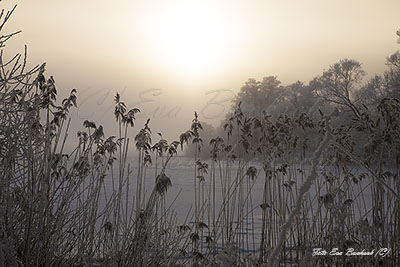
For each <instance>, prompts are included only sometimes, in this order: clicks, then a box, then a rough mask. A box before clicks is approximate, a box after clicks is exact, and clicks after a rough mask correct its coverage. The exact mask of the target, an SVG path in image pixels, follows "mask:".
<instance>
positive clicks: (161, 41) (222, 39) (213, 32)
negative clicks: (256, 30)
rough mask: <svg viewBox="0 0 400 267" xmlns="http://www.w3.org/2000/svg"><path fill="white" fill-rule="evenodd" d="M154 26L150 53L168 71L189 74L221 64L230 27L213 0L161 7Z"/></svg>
mask: <svg viewBox="0 0 400 267" xmlns="http://www.w3.org/2000/svg"><path fill="white" fill-rule="evenodd" d="M154 26H155V27H153V30H152V32H151V33H150V34H151V37H152V38H151V39H152V44H153V45H152V46H153V48H154V50H153V51H152V52H153V53H154V55H153V56H154V57H155V58H156V61H157V62H158V63H159V64H161V65H162V66H164V68H166V69H167V70H168V71H173V72H175V73H180V74H182V75H185V76H189V78H190V77H193V76H205V75H210V74H212V73H213V72H215V71H217V70H218V69H220V68H223V66H224V62H226V60H227V57H228V51H229V47H230V46H231V45H232V44H231V43H230V40H231V33H232V31H231V28H230V27H229V26H230V24H229V22H228V19H227V17H226V16H224V12H223V10H222V9H218V8H217V6H216V5H215V4H208V5H207V4H205V1H204V2H200V1H199V2H197V1H182V2H179V4H175V5H172V6H169V7H168V8H166V9H164V11H163V12H162V13H161V14H160V16H159V17H157V18H155V20H154Z"/></svg>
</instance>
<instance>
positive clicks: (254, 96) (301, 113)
mask: <svg viewBox="0 0 400 267" xmlns="http://www.w3.org/2000/svg"><path fill="white" fill-rule="evenodd" d="M386 62H387V70H386V71H385V72H384V73H383V74H381V75H375V76H374V77H372V78H370V79H369V80H366V79H365V76H366V72H365V71H364V70H363V67H362V64H361V63H359V62H357V61H355V60H351V59H343V60H340V61H339V62H337V63H335V64H333V65H331V66H330V67H329V68H328V69H327V70H325V71H323V72H322V74H321V75H318V76H317V77H315V78H314V79H312V80H311V81H309V82H308V83H304V82H301V81H297V82H295V83H293V84H290V85H286V86H285V85H282V84H281V82H280V81H279V80H278V78H277V77H276V76H268V77H265V78H263V79H262V80H261V81H257V80H255V79H248V80H247V82H245V84H244V85H243V86H242V87H241V89H240V91H239V92H238V94H237V95H236V96H235V98H234V100H233V103H232V107H231V110H230V112H228V114H227V115H226V117H225V119H224V120H222V121H221V124H220V126H219V127H217V128H214V127H213V126H212V125H210V124H208V123H205V122H202V126H203V128H204V129H203V131H200V136H201V138H202V140H203V142H202V144H203V145H202V149H201V151H200V156H201V157H203V158H208V157H209V156H210V153H211V152H212V151H211V150H212V149H211V146H210V140H212V139H213V138H216V137H217V136H219V137H221V138H222V139H224V141H225V142H230V143H232V144H235V143H236V144H237V143H238V141H239V140H240V135H241V133H238V132H236V131H232V133H231V135H230V136H229V137H228V130H229V127H230V126H232V125H231V124H232V123H233V124H234V119H233V118H234V117H235V110H236V111H237V108H238V107H239V106H240V112H242V113H243V114H242V115H243V117H244V118H245V119H246V118H247V119H249V120H250V121H249V123H251V124H252V126H253V127H254V120H255V119H256V120H262V119H264V118H268V120H269V121H270V122H271V123H274V124H276V123H278V124H285V123H286V124H287V123H288V122H289V121H293V122H294V121H297V122H300V121H302V123H303V124H304V123H305V125H302V126H300V128H299V129H301V130H302V131H305V132H304V133H305V136H306V139H307V141H308V142H307V144H306V145H304V144H303V145H304V146H305V147H304V148H303V149H302V153H303V156H306V155H309V154H310V153H311V152H312V151H314V149H315V146H313V144H315V143H318V142H316V141H319V140H320V137H321V135H320V133H319V131H320V129H319V128H318V127H314V126H315V124H316V123H317V122H318V121H319V120H320V118H321V115H322V113H330V112H332V111H335V114H336V118H335V120H334V121H333V122H332V123H333V125H334V126H340V129H341V131H342V134H343V135H349V136H348V137H347V138H348V141H349V142H350V140H351V142H352V144H351V146H352V149H353V150H354V151H355V152H356V153H358V154H359V153H362V151H363V150H364V149H363V148H364V147H365V145H366V144H367V143H368V142H369V141H371V140H368V138H369V139H371V138H372V136H365V135H363V134H361V133H362V131H364V130H366V129H367V128H368V127H369V126H368V124H370V125H373V126H374V127H375V126H376V127H380V124H381V123H382V122H381V119H382V118H381V116H380V113H382V112H383V111H382V108H383V106H382V105H381V104H382V103H383V102H385V100H389V99H392V100H396V99H397V100H398V99H400V52H399V51H397V52H395V53H394V54H392V55H391V56H389V57H388V58H387V59H386ZM380 109H381V110H380ZM199 119H200V120H201V118H199ZM304 126H306V127H304ZM278 127H279V125H278ZM259 137H260V136H259V135H257V132H256V131H253V132H252V138H248V139H249V150H248V151H247V153H242V154H241V155H242V156H246V157H254V156H255V153H254V152H255V151H256V150H257V148H258V147H257V144H258V142H259V140H258V138H259ZM350 137H351V138H350ZM228 139H229V140H228ZM371 142H372V141H371ZM185 152H186V155H188V156H191V155H193V154H194V146H193V145H192V146H188V147H187V149H186V151H185ZM236 153H237V154H240V153H239V152H238V151H236Z"/></svg>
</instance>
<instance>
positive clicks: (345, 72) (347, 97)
mask: <svg viewBox="0 0 400 267" xmlns="http://www.w3.org/2000/svg"><path fill="white" fill-rule="evenodd" d="M365 74H366V73H365V71H364V70H363V68H362V66H361V64H360V63H359V62H357V61H355V60H352V59H344V60H340V61H339V62H338V63H336V64H334V65H332V66H330V68H329V69H328V70H327V71H324V73H323V74H322V76H320V77H317V78H315V79H314V80H313V81H311V83H310V85H312V86H313V87H314V88H315V89H314V92H315V93H316V94H317V95H318V96H320V97H322V98H323V99H324V100H326V101H328V102H331V103H334V104H337V105H340V106H342V107H347V108H349V109H350V110H351V111H352V112H353V113H354V115H356V116H357V117H359V116H360V111H359V110H358V108H357V106H356V102H357V101H358V100H359V99H357V98H356V97H355V95H356V94H355V93H356V91H358V90H359V88H360V83H361V81H362V79H363V77H364V76H365Z"/></svg>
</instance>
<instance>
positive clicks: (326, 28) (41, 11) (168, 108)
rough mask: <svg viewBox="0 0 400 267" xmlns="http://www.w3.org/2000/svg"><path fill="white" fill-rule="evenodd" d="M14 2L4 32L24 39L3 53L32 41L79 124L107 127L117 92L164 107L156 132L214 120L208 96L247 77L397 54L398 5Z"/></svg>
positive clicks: (324, 0) (299, 72)
mask: <svg viewBox="0 0 400 267" xmlns="http://www.w3.org/2000/svg"><path fill="white" fill-rule="evenodd" d="M15 3H17V4H18V7H17V10H16V12H15V14H14V15H13V17H12V18H11V20H10V23H8V25H7V28H6V29H5V30H6V31H13V30H19V29H21V30H22V31H23V32H22V34H20V35H18V36H16V37H15V38H14V39H13V40H12V41H10V42H9V43H8V46H7V48H6V49H5V52H6V53H7V54H8V55H10V56H11V55H12V53H14V52H16V51H23V45H24V44H27V45H28V49H29V62H30V64H31V65H35V64H39V63H42V62H47V74H48V75H53V76H54V77H55V79H56V82H57V85H58V89H59V91H60V94H61V95H62V96H66V95H67V93H68V92H69V90H70V89H72V88H77V89H78V92H79V94H78V98H79V103H80V109H79V111H78V112H76V114H75V115H76V116H77V117H78V119H80V120H83V119H93V120H97V121H99V122H102V120H104V121H106V122H107V121H109V120H111V118H112V97H113V95H114V94H115V92H116V91H120V92H124V93H123V100H125V102H126V103H127V104H128V106H130V105H137V106H139V107H140V108H142V109H143V110H144V113H146V114H144V116H153V115H154V114H157V112H159V113H158V115H156V116H153V117H155V118H154V121H156V122H157V121H158V122H166V123H167V124H160V123H159V124H158V126H154V127H156V130H158V129H157V127H159V131H165V130H164V129H165V127H176V128H178V130H179V131H180V130H183V129H185V128H187V127H188V126H189V125H190V118H191V116H192V114H193V111H194V110H197V111H203V112H202V114H203V115H204V116H203V117H205V118H203V119H204V120H209V121H210V122H213V123H214V124H217V123H216V122H217V121H219V120H220V119H222V117H223V113H224V112H225V111H226V110H227V109H228V108H229V102H227V101H225V102H224V101H221V102H223V103H221V104H219V105H213V104H209V105H208V106H207V105H206V104H207V101H208V102H210V101H212V99H214V101H219V100H228V99H229V98H230V97H231V96H232V95H233V93H236V92H237V91H238V90H239V88H240V87H241V86H242V85H243V84H244V82H245V81H246V80H247V79H248V78H250V77H252V78H256V79H261V78H262V77H265V76H269V75H277V76H278V79H280V80H281V81H282V83H283V84H290V83H292V82H295V81H296V80H302V81H305V82H307V81H309V80H310V79H312V78H313V77H315V76H317V75H319V74H321V73H322V71H323V70H324V69H327V68H328V67H329V65H331V64H333V63H335V62H337V61H338V60H339V59H343V58H353V59H356V60H358V61H360V62H361V63H362V64H363V66H364V68H365V70H366V71H367V73H368V74H369V75H370V76H372V75H373V74H375V73H382V72H383V70H384V69H385V58H386V57H387V56H389V55H390V54H392V53H393V52H395V51H396V50H398V49H399V47H400V45H399V44H397V43H396V41H397V37H396V34H395V32H396V30H397V29H399V28H400V20H399V12H400V1H399V0H381V1H378V0H375V1H372V0H329V1H328V0H279V1H278V0H263V1H262V0H246V1H245V0H243V1H235V0H230V1H219V0H214V1H207V0H202V1H188V0H187V1H175V0H173V1H172V0H171V1H169V0H164V1H161V0H158V1H155V0H146V1H145V0H143V1H136V0H130V1H128V0H114V1H105V0H96V1H94V0H86V1H82V0H80V1H78V0H68V1H54V0H53V1H50V0H48V1H44V0H35V1H27V0H26V1H10V0H3V1H1V2H0V6H1V8H6V9H9V8H11V7H12V6H13V5H14V4H15ZM220 89H224V90H225V91H224V90H220ZM218 90H220V91H218ZM146 101H147V102H146ZM157 108H158V110H157ZM143 119H144V118H143ZM177 121H182V122H184V124H179V125H177V124H176V122H177ZM139 123H140V124H141V122H139ZM172 132H174V131H172Z"/></svg>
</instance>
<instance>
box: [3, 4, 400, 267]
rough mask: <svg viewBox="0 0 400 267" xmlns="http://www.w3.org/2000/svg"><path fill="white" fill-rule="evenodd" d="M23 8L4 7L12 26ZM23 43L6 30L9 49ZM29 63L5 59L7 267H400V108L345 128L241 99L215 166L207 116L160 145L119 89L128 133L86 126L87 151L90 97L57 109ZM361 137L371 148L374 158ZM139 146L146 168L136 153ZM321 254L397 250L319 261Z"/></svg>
mask: <svg viewBox="0 0 400 267" xmlns="http://www.w3.org/2000/svg"><path fill="white" fill-rule="evenodd" d="M11 13H12V11H11V12H8V13H6V14H5V13H4V12H2V13H1V16H0V20H1V19H2V23H1V24H0V30H2V28H3V26H4V24H5V22H6V21H7V20H8V18H9V17H10V15H11ZM13 35H14V33H13V34H9V35H1V37H0V46H3V45H4V44H5V41H7V40H8V39H9V38H11V37H12V36H13ZM25 66H26V52H25V56H22V55H19V54H18V55H16V56H15V57H13V58H12V59H10V60H5V59H4V57H3V54H1V55H0V160H1V165H0V177H1V186H0V214H1V216H0V234H1V239H0V263H2V264H3V265H4V266H55V265H61V266H71V265H74V266H188V265H194V266H197V265H201V266H264V265H269V266H279V265H282V266H283V265H285V266H288V265H293V266H310V265H317V266H318V265H324V266H337V265H349V264H351V265H352V266H359V265H361V264H362V265H363V266H368V265H369V266H375V265H378V264H384V265H386V266H396V265H399V264H400V257H399V249H400V247H399V245H400V238H399V234H398V233H399V231H400V229H399V228H400V210H399V204H400V199H399V193H398V192H400V182H399V162H400V152H399V151H400V143H399V140H400V128H399V125H400V121H399V120H400V119H399V118H400V102H399V101H398V100H396V99H382V101H381V102H380V103H379V105H378V106H377V107H376V110H375V112H374V113H372V111H371V110H367V109H366V110H361V111H359V112H358V114H360V115H359V116H357V117H356V118H354V121H353V123H352V124H351V125H348V124H347V125H345V124H340V123H339V122H337V121H335V112H334V113H333V114H332V115H329V116H328V115H325V114H324V113H322V112H321V116H320V117H319V118H318V119H315V118H313V117H312V116H310V114H306V113H301V114H299V115H297V116H295V117H290V116H288V115H286V114H282V115H281V116H279V117H278V118H272V117H271V116H270V115H268V114H267V113H266V112H264V113H263V114H260V116H258V117H256V118H251V117H247V116H246V115H245V114H244V113H243V112H242V109H241V107H240V104H239V105H238V106H237V107H236V108H235V110H234V112H233V114H232V116H231V117H230V118H228V120H227V123H226V125H225V126H224V129H225V136H217V137H215V138H213V139H212V140H211V141H210V147H211V150H210V157H209V159H208V160H202V159H200V157H199V153H200V151H201V150H202V149H203V146H202V142H203V141H202V138H201V137H202V126H201V122H200V118H199V117H198V114H197V113H195V116H194V119H193V120H192V123H191V125H190V127H189V129H188V130H187V131H186V132H184V133H182V134H181V135H180V136H179V141H172V142H170V143H169V142H168V141H167V140H165V139H164V138H163V135H162V134H161V133H160V134H159V137H160V139H159V141H158V142H156V143H155V144H153V143H152V132H151V125H150V120H147V121H146V123H145V124H144V126H143V127H142V128H141V129H140V130H139V131H138V133H137V134H136V135H135V137H134V138H133V139H132V138H131V137H132V136H133V135H132V128H133V127H134V126H135V124H136V115H137V114H138V113H139V112H140V110H139V109H137V108H133V109H131V110H127V108H126V105H125V104H124V102H123V101H122V99H121V98H120V95H119V94H118V93H117V94H116V96H115V99H114V101H115V110H114V115H115V118H116V128H117V131H118V134H117V136H109V137H106V136H105V129H103V126H101V125H97V124H96V123H95V122H92V121H85V122H84V123H83V129H82V130H81V131H79V132H78V133H77V135H76V146H75V148H74V149H73V150H72V151H66V148H65V143H66V140H67V138H72V137H73V135H71V133H70V129H69V125H70V121H71V119H70V117H69V115H68V114H69V112H70V110H71V108H73V107H74V106H75V107H76V106H77V97H76V94H77V91H76V90H75V89H73V90H72V91H71V93H70V95H69V96H68V97H67V98H66V99H64V100H63V101H62V102H61V103H58V102H57V89H56V83H55V80H54V78H53V77H50V78H46V77H45V74H44V73H45V65H41V66H36V67H34V68H33V69H32V70H29V71H26V70H25ZM310 132H311V133H313V134H310ZM352 133H357V135H354V134H352ZM354 136H358V137H360V138H361V139H362V140H366V145H365V146H364V147H363V149H362V151H356V150H355V144H356V143H357V142H359V140H355V138H354ZM311 137H312V138H311ZM131 140H133V141H131ZM132 143H134V144H132ZM189 143H192V144H194V146H189V148H193V149H194V150H195V153H194V158H193V160H192V162H193V165H192V170H193V192H194V196H193V212H189V213H188V215H187V216H186V218H185V219H184V220H183V221H182V218H177V217H176V214H175V212H174V211H173V209H172V208H171V207H172V204H173V203H168V202H167V200H166V197H165V196H166V194H167V193H168V192H167V191H168V188H169V187H171V186H173V184H172V181H171V180H173V179H171V178H173V177H170V176H169V174H168V165H169V164H170V163H171V161H172V159H173V158H174V157H175V156H176V155H177V153H178V151H179V149H181V150H183V148H184V146H186V145H187V144H189ZM132 146H134V149H135V150H136V153H137V162H131V161H130V160H129V157H128V155H130V154H131V153H132V152H130V151H131V150H132V148H131V147H132ZM310 152H315V153H314V154H313V155H311V156H309V155H310ZM150 166H154V173H151V172H150V171H149V170H150V169H149V167H150ZM135 170H136V171H135ZM148 179H151V180H153V181H154V183H153V186H152V188H146V184H149V183H146V180H148ZM259 180H262V181H261V182H259V183H258V181H259ZM256 184H262V185H263V186H262V188H255V185H256ZM255 189H258V190H259V192H262V193H261V194H262V198H261V202H256V201H255V199H256V197H255V193H254V191H255ZM258 226H259V229H258V228H257V227H258ZM314 248H324V249H326V250H328V251H330V250H331V249H333V248H338V249H339V250H346V249H347V248H355V249H356V250H362V249H366V250H369V249H379V248H389V249H391V251H390V253H389V255H388V256H387V257H377V258H375V257H329V256H328V257H313V256H312V251H313V249H314Z"/></svg>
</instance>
